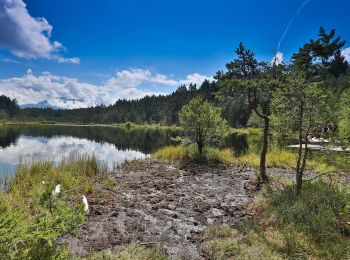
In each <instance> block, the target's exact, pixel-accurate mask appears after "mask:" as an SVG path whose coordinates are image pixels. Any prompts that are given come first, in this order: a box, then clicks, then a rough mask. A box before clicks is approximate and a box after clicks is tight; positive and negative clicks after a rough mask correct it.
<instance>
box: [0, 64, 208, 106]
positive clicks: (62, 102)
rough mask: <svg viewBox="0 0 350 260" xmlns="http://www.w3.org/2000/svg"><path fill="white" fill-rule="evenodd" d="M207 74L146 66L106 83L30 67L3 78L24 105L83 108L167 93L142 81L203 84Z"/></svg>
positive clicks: (0, 84)
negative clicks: (178, 76)
mask: <svg viewBox="0 0 350 260" xmlns="http://www.w3.org/2000/svg"><path fill="white" fill-rule="evenodd" d="M205 79H210V78H209V77H206V76H204V75H200V74H198V73H194V74H191V75H188V76H187V77H186V78H185V79H184V80H175V79H172V78H170V77H168V76H166V75H163V74H154V73H152V72H151V71H150V70H146V69H130V70H123V71H119V72H117V73H116V75H115V76H114V77H111V78H110V79H108V80H107V81H106V82H105V83H103V84H99V85H96V84H90V83H86V82H81V81H79V80H78V79H75V78H69V77H62V76H57V75H52V74H51V73H49V72H43V73H42V74H41V75H39V76H35V75H34V74H33V73H32V71H31V70H30V69H28V70H27V74H26V75H24V76H22V77H12V78H8V79H2V80H0V94H4V95H6V96H9V97H11V98H16V99H17V100H18V103H19V104H20V105H24V104H38V103H41V102H45V103H47V104H48V105H50V106H53V107H59V108H68V109H72V108H79V107H89V106H96V105H100V104H105V105H109V104H113V103H115V102H116V101H117V100H118V99H137V98H141V97H144V96H146V95H153V94H155V95H160V94H165V93H163V92H162V91H150V90H145V89H141V88H140V85H141V84H143V85H147V83H152V84H153V85H156V86H158V89H161V88H162V87H164V86H178V85H180V84H189V83H196V84H201V83H202V82H203V81H204V80H205Z"/></svg>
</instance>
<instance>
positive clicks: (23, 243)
mask: <svg viewBox="0 0 350 260" xmlns="http://www.w3.org/2000/svg"><path fill="white" fill-rule="evenodd" d="M101 171H102V169H101V168H100V167H99V166H98V164H97V162H96V159H95V158H94V157H78V158H75V159H72V160H68V161H62V162H61V163H60V164H59V165H54V164H53V163H52V162H36V163H33V164H31V165H20V166H19V167H18V169H17V171H16V174H15V177H14V178H13V180H12V181H11V183H10V186H9V187H8V189H7V190H2V191H0V259H67V258H68V251H67V250H66V249H65V248H64V247H62V246H60V245H58V244H56V239H57V238H58V237H60V236H62V235H64V234H67V233H71V232H74V231H75V230H76V229H77V228H78V227H79V226H80V225H82V223H83V222H84V221H85V216H84V214H83V210H82V205H81V201H82V195H88V194H89V193H91V192H92V191H93V182H94V179H96V178H103V175H101ZM57 184H61V185H62V187H61V192H60V193H59V194H58V195H53V194H52V191H53V190H54V188H55V186H56V185H57Z"/></svg>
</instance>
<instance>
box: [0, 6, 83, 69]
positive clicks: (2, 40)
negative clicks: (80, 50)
mask: <svg viewBox="0 0 350 260" xmlns="http://www.w3.org/2000/svg"><path fill="white" fill-rule="evenodd" d="M0 24H1V26H0V47H1V48H6V49H9V50H10V51H11V52H12V53H13V54H15V55H16V56H18V57H21V58H26V59H33V58H44V59H55V60H59V59H60V58H61V56H60V55H59V54H58V52H59V51H60V50H61V49H64V47H63V45H62V43H60V42H57V41H51V39H50V38H51V32H52V29H53V27H52V26H51V25H50V24H49V22H48V21H47V20H46V19H45V18H42V17H41V18H34V17H32V16H31V15H30V14H29V12H28V10H27V7H26V4H25V3H24V2H23V0H1V1H0ZM74 61H76V59H75V58H73V60H70V59H69V58H68V59H67V62H73V63H74Z"/></svg>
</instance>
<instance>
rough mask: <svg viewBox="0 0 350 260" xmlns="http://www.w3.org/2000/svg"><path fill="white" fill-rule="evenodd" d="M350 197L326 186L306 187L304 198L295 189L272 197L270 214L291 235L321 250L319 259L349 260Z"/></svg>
mask: <svg viewBox="0 0 350 260" xmlns="http://www.w3.org/2000/svg"><path fill="white" fill-rule="evenodd" d="M349 201H350V194H349V192H348V191H346V190H345V189H344V188H343V189H341V188H339V187H337V186H332V185H329V184H328V183H325V182H322V181H320V182H315V183H305V184H304V189H303V192H302V194H301V196H299V197H296V196H295V190H294V187H292V186H290V187H288V188H287V189H285V190H283V191H279V192H276V193H275V194H274V195H273V196H271V197H270V199H269V203H270V205H271V209H270V212H271V214H273V215H275V216H278V223H279V225H280V226H281V227H283V228H285V229H286V231H287V230H289V232H301V233H303V234H305V235H306V236H307V237H308V238H309V239H310V240H311V241H312V242H313V243H315V244H316V245H317V247H318V250H319V252H318V254H319V256H320V257H326V258H329V257H335V256H336V258H337V259H344V258H346V257H349V251H348V250H347V247H349V246H350V244H349V236H350V226H349V224H348V223H347V222H348V221H349V219H350V212H349V211H348V209H347V207H348V206H349Z"/></svg>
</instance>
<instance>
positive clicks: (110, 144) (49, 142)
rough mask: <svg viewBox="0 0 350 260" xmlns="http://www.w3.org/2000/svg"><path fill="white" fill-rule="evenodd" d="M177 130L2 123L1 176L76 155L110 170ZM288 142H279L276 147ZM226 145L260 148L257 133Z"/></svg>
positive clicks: (144, 154)
mask: <svg viewBox="0 0 350 260" xmlns="http://www.w3.org/2000/svg"><path fill="white" fill-rule="evenodd" d="M179 134H180V133H179V132H177V131H171V130H157V129H130V130H127V129H124V128H118V127H103V126H49V125H48V126H28V125H27V126H1V127H0V178H1V176H3V175H4V174H9V175H12V174H13V173H14V172H15V169H16V165H18V163H20V162H21V163H31V162H33V161H38V160H50V161H54V162H55V163H59V162H60V161H61V160H62V159H67V158H68V159H69V158H72V157H74V156H78V155H95V156H96V158H97V160H98V161H99V162H100V163H103V164H105V165H107V166H108V168H109V169H113V167H114V166H116V165H118V164H121V163H123V162H124V161H125V160H131V159H142V158H146V157H148V156H149V155H150V154H151V153H152V152H154V151H156V150H157V149H159V148H161V147H164V146H167V145H170V144H175V143H174V141H172V138H173V137H176V136H178V135H179ZM286 144H289V143H288V142H286V141H283V142H281V141H278V142H277V145H278V146H281V147H283V146H285V145H286ZM226 146H227V147H229V148H232V150H233V151H234V153H235V154H236V155H240V154H244V153H246V152H248V151H259V150H260V149H261V137H260V136H247V135H237V134H234V135H231V136H229V138H228V139H227V142H226Z"/></svg>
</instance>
